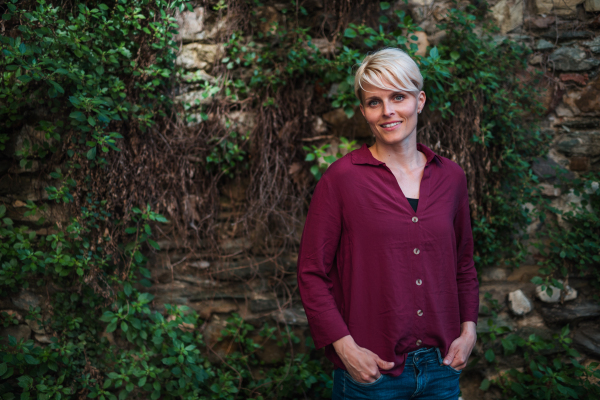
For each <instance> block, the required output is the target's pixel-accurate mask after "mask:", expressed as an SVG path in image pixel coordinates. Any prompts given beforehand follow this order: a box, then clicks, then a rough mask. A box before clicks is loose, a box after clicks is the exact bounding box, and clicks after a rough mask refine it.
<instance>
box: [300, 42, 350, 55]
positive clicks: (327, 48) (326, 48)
mask: <svg viewBox="0 0 600 400" xmlns="http://www.w3.org/2000/svg"><path fill="white" fill-rule="evenodd" d="M311 43H312V44H314V45H315V47H316V48H317V49H319V52H321V53H322V54H334V53H335V51H336V50H337V49H340V48H341V47H342V44H341V43H340V42H336V43H335V44H334V43H333V42H330V41H329V40H328V39H327V38H317V39H311ZM307 47H308V46H307Z"/></svg>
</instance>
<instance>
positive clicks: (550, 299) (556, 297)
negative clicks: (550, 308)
mask: <svg viewBox="0 0 600 400" xmlns="http://www.w3.org/2000/svg"><path fill="white" fill-rule="evenodd" d="M559 282H560V283H563V282H562V281H561V280H560V279H559ZM550 289H551V290H552V296H550V295H548V293H547V290H546V289H542V285H538V286H536V288H535V295H536V297H537V298H538V299H540V300H541V301H543V302H544V303H558V302H559V301H560V298H561V293H562V290H561V289H559V288H557V287H556V286H552V285H550ZM565 290H566V293H565V298H564V300H565V301H569V300H575V299H576V298H577V290H575V289H573V288H572V287H570V286H569V285H566V287H565Z"/></svg>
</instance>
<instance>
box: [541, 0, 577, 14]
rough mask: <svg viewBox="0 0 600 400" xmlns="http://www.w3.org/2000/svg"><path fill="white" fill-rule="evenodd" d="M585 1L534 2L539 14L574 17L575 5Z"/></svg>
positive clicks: (543, 0)
mask: <svg viewBox="0 0 600 400" xmlns="http://www.w3.org/2000/svg"><path fill="white" fill-rule="evenodd" d="M584 1H585V0H535V5H536V8H537V12H538V13H539V14H551V13H553V14H556V15H561V16H574V15H576V14H577V5H579V4H581V3H583V2H584Z"/></svg>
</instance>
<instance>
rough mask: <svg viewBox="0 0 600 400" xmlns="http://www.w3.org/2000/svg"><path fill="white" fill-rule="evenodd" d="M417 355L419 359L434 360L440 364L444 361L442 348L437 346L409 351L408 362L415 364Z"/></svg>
mask: <svg viewBox="0 0 600 400" xmlns="http://www.w3.org/2000/svg"><path fill="white" fill-rule="evenodd" d="M415 356H417V360H418V361H421V360H425V359H427V360H428V361H434V362H437V363H440V364H441V363H442V361H443V360H442V354H441V353H440V349H438V348H437V347H430V348H422V349H419V350H415V351H411V352H409V353H408V354H407V356H406V363H407V364H413V363H414V361H415Z"/></svg>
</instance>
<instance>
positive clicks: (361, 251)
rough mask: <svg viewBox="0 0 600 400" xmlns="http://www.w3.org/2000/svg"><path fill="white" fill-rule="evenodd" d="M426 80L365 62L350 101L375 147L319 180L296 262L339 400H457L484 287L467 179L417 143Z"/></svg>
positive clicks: (408, 69) (412, 69) (384, 55)
mask: <svg viewBox="0 0 600 400" xmlns="http://www.w3.org/2000/svg"><path fill="white" fill-rule="evenodd" d="M422 87H423V77H422V76H421V73H420V71H419V68H418V66H417V64H416V63H415V62H414V61H413V60H412V59H411V58H410V57H409V56H408V55H407V54H406V53H404V52H403V51H401V50H398V49H384V50H380V51H378V52H376V53H374V54H371V55H369V56H367V57H365V59H364V60H363V63H362V64H361V66H360V68H359V69H358V70H357V73H356V77H355V94H356V96H357V97H358V99H359V100H360V109H361V111H362V114H363V115H364V117H365V119H366V120H367V123H368V125H369V127H370V128H371V131H372V132H373V135H374V136H375V144H374V145H373V146H371V147H367V145H363V146H362V147H361V148H360V149H358V150H355V151H353V152H351V153H349V154H347V155H346V156H344V157H342V158H341V159H340V160H338V161H336V162H334V163H333V164H332V165H331V166H330V167H329V168H328V169H327V171H326V172H325V173H324V174H323V176H322V178H321V180H320V181H319V183H318V185H317V187H316V189H315V192H314V195H313V198H312V202H311V205H310V209H309V211H308V215H307V219H306V224H305V226H304V232H303V235H302V241H301V244H300V253H299V257H298V285H299V290H300V295H301V297H302V302H303V304H304V308H305V310H306V314H307V317H308V322H309V325H310V328H311V333H312V336H313V339H314V343H315V346H316V348H321V347H324V346H326V349H325V353H326V355H327V357H328V358H329V359H330V360H331V361H332V362H333V363H334V365H335V368H336V369H335V371H334V385H333V398H334V399H408V398H411V399H436V400H440V399H457V397H458V394H459V387H458V378H459V376H460V373H461V370H462V369H463V368H464V367H465V366H466V363H467V360H468V358H469V355H470V354H471V351H472V349H473V346H474V345H475V341H476V337H477V335H476V332H475V325H476V323H477V314H478V309H479V295H478V291H479V283H478V281H477V273H476V271H475V267H474V263H473V239H472V234H471V224H470V217H469V199H468V194H467V181H466V177H465V174H464V172H463V171H462V169H461V168H460V167H459V166H458V165H457V164H455V163H454V162H452V161H450V160H449V159H447V158H444V157H440V156H438V155H437V154H435V153H434V152H433V151H431V150H430V149H429V148H427V147H426V146H424V145H422V144H420V143H417V118H418V117H417V116H418V114H420V113H421V111H422V109H423V107H424V106H425V99H426V97H425V92H423V91H422V90H421V89H422Z"/></svg>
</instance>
